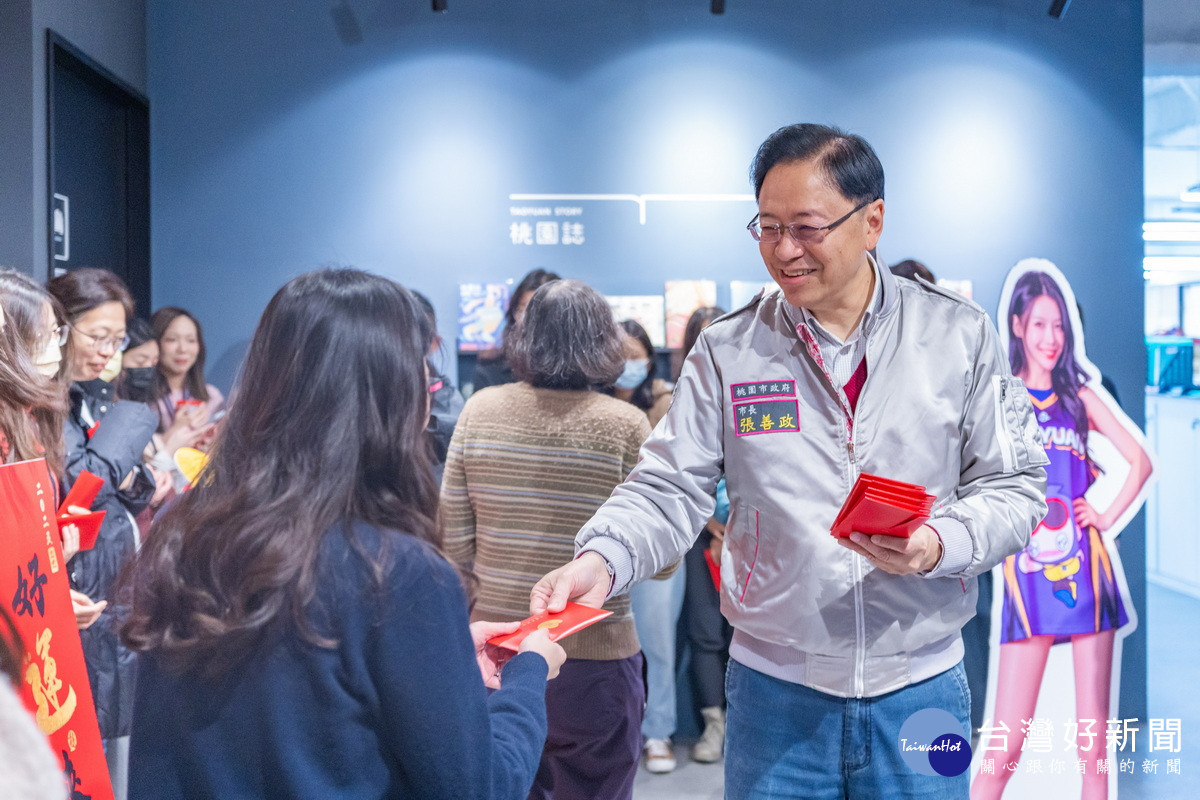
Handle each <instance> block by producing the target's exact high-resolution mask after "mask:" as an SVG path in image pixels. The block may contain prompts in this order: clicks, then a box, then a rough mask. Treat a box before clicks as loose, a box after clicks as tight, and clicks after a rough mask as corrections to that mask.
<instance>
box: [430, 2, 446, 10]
mask: <svg viewBox="0 0 1200 800" xmlns="http://www.w3.org/2000/svg"><path fill="white" fill-rule="evenodd" d="M433 10H434V11H445V10H446V0H433Z"/></svg>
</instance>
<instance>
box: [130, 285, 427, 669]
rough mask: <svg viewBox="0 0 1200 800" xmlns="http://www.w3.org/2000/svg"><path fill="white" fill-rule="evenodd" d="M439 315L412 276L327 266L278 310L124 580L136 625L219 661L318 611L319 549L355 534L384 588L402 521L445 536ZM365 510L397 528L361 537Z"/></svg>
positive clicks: (320, 641) (378, 523)
mask: <svg viewBox="0 0 1200 800" xmlns="http://www.w3.org/2000/svg"><path fill="white" fill-rule="evenodd" d="M432 337H433V330H432V328H431V326H430V325H429V323H428V321H427V318H426V316H425V314H424V312H423V311H422V310H421V308H420V306H419V305H418V304H417V302H416V301H415V300H414V299H413V297H412V295H411V294H410V293H409V291H408V290H407V289H404V288H403V287H401V286H399V285H397V284H395V283H393V282H392V281H389V280H387V279H385V278H381V277H378V276H375V275H370V274H367V273H365V272H360V271H358V270H349V269H338V270H320V271H316V272H310V273H307V274H305V275H301V276H300V277H298V278H295V279H294V280H292V281H290V282H289V283H288V284H286V285H285V286H284V287H283V288H282V289H280V290H279V291H278V292H277V293H276V294H275V296H274V297H273V298H272V299H271V302H270V303H269V304H268V305H267V309H266V311H264V312H263V316H262V319H261V320H260V322H259V324H258V329H257V331H256V332H255V334H254V337H253V339H252V341H251V345H250V351H249V353H248V354H247V356H246V361H245V364H244V366H243V368H242V374H241V377H240V385H241V386H242V387H243V389H242V390H241V391H239V392H237V394H236V395H235V397H234V399H233V401H232V403H231V404H230V407H229V412H228V415H227V416H226V418H225V427H224V429H223V430H222V431H221V433H220V434H218V437H217V440H216V442H215V443H214V445H213V449H212V453H211V458H210V461H209V463H208V465H207V466H206V467H205V469H204V472H203V473H202V474H201V476H200V478H199V479H198V483H197V485H196V486H194V487H193V488H192V490H191V491H189V492H187V493H185V494H184V495H183V497H182V498H180V500H179V502H177V503H176V504H175V505H174V506H172V507H171V508H170V509H169V510H168V511H166V512H165V513H164V514H163V515H162V517H161V518H160V519H159V520H158V521H156V523H155V525H154V527H153V529H152V530H151V532H150V534H149V536H147V538H146V543H145V545H144V546H143V547H142V549H141V551H140V553H139V554H138V556H137V558H136V560H135V561H134V563H133V565H132V568H131V570H130V572H129V573H128V574H127V575H126V580H125V586H126V590H127V591H128V597H129V601H130V604H131V611H130V615H129V618H128V621H127V622H126V624H125V625H124V627H123V629H122V632H121V633H122V638H123V639H124V641H125V642H126V644H127V645H128V646H129V647H130V648H131V649H133V650H138V651H153V652H155V653H156V655H157V656H159V657H160V658H161V659H162V661H163V664H164V666H165V667H166V668H168V669H172V670H175V671H178V672H183V671H189V670H193V669H196V670H200V671H201V672H202V673H203V674H205V675H207V676H210V677H212V676H216V675H219V674H221V673H222V672H224V671H226V670H227V669H229V668H231V667H232V666H234V665H235V664H237V663H238V662H239V661H240V660H241V659H243V658H244V657H245V656H247V655H248V654H249V653H250V652H252V651H253V650H254V649H255V647H256V646H258V645H259V643H260V642H261V641H262V639H263V637H264V636H265V635H267V634H268V633H270V632H272V631H274V630H278V629H279V627H280V626H283V625H288V624H289V623H291V624H294V625H295V628H296V630H298V631H299V633H300V635H302V636H303V637H304V638H305V639H306V640H307V641H309V642H312V643H314V644H316V645H318V646H326V647H328V646H333V645H334V642H333V641H332V640H331V639H330V638H328V637H325V636H322V635H321V633H322V632H318V631H317V630H316V629H315V627H314V625H313V624H312V623H311V621H310V618H309V615H308V612H309V611H310V610H311V609H310V608H309V606H310V603H311V602H312V601H313V600H314V598H315V596H316V589H317V586H316V575H317V568H318V563H317V562H318V552H319V549H320V545H321V543H322V541H323V540H324V539H325V537H326V536H327V535H345V536H346V537H347V539H348V541H349V544H350V546H351V547H352V548H353V549H354V550H355V552H357V553H358V554H359V556H361V557H362V558H363V559H364V561H365V562H366V563H367V564H368V566H369V567H370V568H371V573H372V575H373V576H374V583H375V584H376V585H375V588H376V589H378V590H382V588H383V582H384V581H385V580H386V579H387V576H388V575H389V573H390V570H391V567H392V565H393V561H394V557H395V556H394V553H395V543H396V538H395V536H396V534H389V533H387V532H386V531H389V530H391V531H400V532H402V533H403V534H407V535H410V536H413V537H416V538H418V539H421V540H423V541H425V542H427V543H429V544H431V545H432V546H433V547H435V548H437V549H439V550H440V547H441V534H440V532H439V529H438V526H437V521H436V514H437V489H436V486H435V484H434V481H433V472H432V465H431V461H430V452H429V446H428V441H427V438H426V436H425V434H424V430H425V425H426V420H427V417H428V387H427V383H426V373H425V353H426V352H427V350H428V348H429V345H430V343H431V342H432ZM353 521H362V522H365V523H368V524H370V525H373V526H375V527H376V528H379V529H381V531H383V532H382V533H381V535H380V541H379V543H378V544H377V545H372V544H368V543H366V542H361V541H359V540H358V539H357V538H355V534H354V530H353V526H351V525H349V524H345V525H344V526H342V530H343V532H342V533H331V531H334V530H335V529H337V528H338V527H339V523H350V522H353Z"/></svg>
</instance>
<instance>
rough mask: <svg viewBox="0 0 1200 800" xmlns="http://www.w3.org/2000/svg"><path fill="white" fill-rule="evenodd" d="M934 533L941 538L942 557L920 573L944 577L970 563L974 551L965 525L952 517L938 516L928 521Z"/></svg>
mask: <svg viewBox="0 0 1200 800" xmlns="http://www.w3.org/2000/svg"><path fill="white" fill-rule="evenodd" d="M926 524H927V525H929V527H930V528H933V531H934V533H936V534H937V535H938V538H939V539H941V540H942V557H941V559H940V560H939V561H938V563H937V566H935V567H934V568H933V569H931V570H929V572H925V573H922V577H925V578H944V577H946V576H947V575H955V574H957V573H960V572H962V571H963V570H965V569H966V568H967V567H969V566H970V565H971V554H972V552H973V551H974V546H973V543H972V542H971V534H970V533H969V532H967V526H966V525H964V524H962V523H961V522H959V521H958V520H956V519H954V518H952V517H938V518H937V519H931V520H929V522H928V523H926Z"/></svg>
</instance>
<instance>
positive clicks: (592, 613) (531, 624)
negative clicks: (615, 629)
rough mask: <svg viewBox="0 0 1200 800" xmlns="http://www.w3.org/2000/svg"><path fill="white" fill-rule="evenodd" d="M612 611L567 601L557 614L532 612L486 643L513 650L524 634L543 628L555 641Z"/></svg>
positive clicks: (522, 639) (519, 644)
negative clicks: (513, 628)
mask: <svg viewBox="0 0 1200 800" xmlns="http://www.w3.org/2000/svg"><path fill="white" fill-rule="evenodd" d="M612 613H613V612H611V611H605V610H604V609H602V608H592V607H591V606H585V605H580V604H579V603H567V607H566V608H564V609H563V610H562V611H559V612H558V613H557V614H551V613H550V612H549V611H543V612H542V613H541V614H534V615H533V616H532V617H529V618H528V619H525V620H522V621H521V627H519V628H517V629H516V630H515V631H513V632H512V633H506V634H504V635H503V636H497V637H496V638H494V639H488V644H491V645H495V646H496V647H503V648H504V649H505V650H512V651H514V652H515V651H517V650H519V649H520V647H521V642H523V641H525V637H526V636H528V635H529V634H531V633H533V632H534V631H536V630H543V629H544V630H546V631H548V632H549V634H550V641H552V642H557V641H559V640H560V639H563V638H565V637H567V636H570V635H571V634H572V633H577V632H578V631H581V630H583V629H584V628H586V627H587V626H589V625H592V624H594V623H597V622H599V621H600V620H602V619H604V618H605V617H607V616H609V615H611V614H612Z"/></svg>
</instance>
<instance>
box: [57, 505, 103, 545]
mask: <svg viewBox="0 0 1200 800" xmlns="http://www.w3.org/2000/svg"><path fill="white" fill-rule="evenodd" d="M107 513H108V512H107V511H93V512H92V513H90V514H80V515H78V516H75V517H72V516H68V515H65V514H64V515H62V516H60V517H59V518H58V535H59V537H61V536H62V532H63V528H66V527H67V526H68V525H74V526H75V527H76V528H78V529H79V552H81V553H82V552H83V551H84V550H91V549H92V548H93V547H95V546H96V539H97V537H99V536H100V526H101V525H102V524H103V523H104V515H105V514H107Z"/></svg>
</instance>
